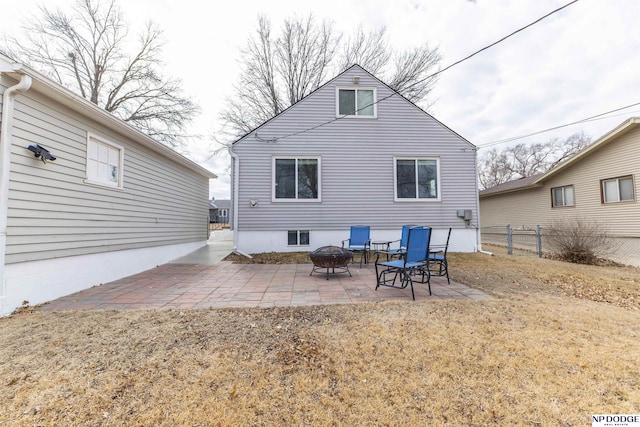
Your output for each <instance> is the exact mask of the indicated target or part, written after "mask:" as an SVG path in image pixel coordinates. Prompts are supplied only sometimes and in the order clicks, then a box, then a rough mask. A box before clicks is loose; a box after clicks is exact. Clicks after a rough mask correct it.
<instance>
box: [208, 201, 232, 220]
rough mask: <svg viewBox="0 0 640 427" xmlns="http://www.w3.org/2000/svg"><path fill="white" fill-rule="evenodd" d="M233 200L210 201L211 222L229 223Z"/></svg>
mask: <svg viewBox="0 0 640 427" xmlns="http://www.w3.org/2000/svg"><path fill="white" fill-rule="evenodd" d="M230 214H231V200H211V201H210V202H209V222H211V223H217V224H229V221H230Z"/></svg>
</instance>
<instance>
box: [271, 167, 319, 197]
mask: <svg viewBox="0 0 640 427" xmlns="http://www.w3.org/2000/svg"><path fill="white" fill-rule="evenodd" d="M272 199H273V201H311V202H319V201H320V157H274V158H273V196H272Z"/></svg>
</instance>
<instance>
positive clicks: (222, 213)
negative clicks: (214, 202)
mask: <svg viewBox="0 0 640 427" xmlns="http://www.w3.org/2000/svg"><path fill="white" fill-rule="evenodd" d="M218 216H221V217H226V216H229V210H228V209H220V210H219V211H218Z"/></svg>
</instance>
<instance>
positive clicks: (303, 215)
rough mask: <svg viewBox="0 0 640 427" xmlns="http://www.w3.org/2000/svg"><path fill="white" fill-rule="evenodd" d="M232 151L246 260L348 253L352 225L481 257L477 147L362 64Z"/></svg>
mask: <svg viewBox="0 0 640 427" xmlns="http://www.w3.org/2000/svg"><path fill="white" fill-rule="evenodd" d="M230 151H231V155H232V159H233V160H232V177H233V179H232V181H233V182H232V200H233V203H234V204H233V209H232V214H233V218H232V222H233V228H234V242H235V245H236V250H238V251H240V252H244V253H260V252H269V251H307V250H311V249H315V248H318V247H320V246H324V245H340V243H341V241H342V240H343V239H346V238H348V237H349V227H350V226H352V225H369V226H370V227H371V237H372V239H373V240H397V239H400V234H401V227H402V225H403V224H418V225H425V226H430V227H432V228H433V229H434V237H433V239H432V242H436V241H442V240H444V239H446V232H447V231H448V228H449V227H453V233H452V237H451V249H452V250H455V251H475V250H477V249H478V247H477V241H478V237H477V224H476V223H477V218H478V191H477V180H476V148H475V146H474V145H473V144H471V143H470V142H468V141H467V140H465V139H464V138H462V137H461V136H460V135H458V134H457V133H455V132H454V131H452V130H451V129H449V128H448V127H446V126H445V125H443V124H442V123H440V122H439V121H437V120H436V119H434V118H433V117H432V116H431V115H429V114H427V113H426V112H425V111H423V110H422V109H420V108H419V107H417V106H416V105H415V104H413V103H411V102H409V101H408V100H407V99H405V98H404V97H402V96H401V95H399V94H398V93H397V92H395V91H393V90H392V89H391V88H390V87H389V86H387V85H386V84H384V83H383V82H381V81H380V80H378V79H377V78H375V77H374V76H373V75H371V74H369V73H368V72H367V71H365V70H364V69H362V68H361V67H360V66H358V65H354V66H352V67H350V68H349V69H347V70H346V71H344V72H343V73H341V74H340V75H338V76H337V77H335V78H333V79H332V80H331V81H329V82H328V83H326V84H324V85H323V86H321V87H320V88H318V89H317V90H316V91H314V92H313V93H311V94H310V95H308V96H307V97H305V98H304V99H302V100H301V101H299V102H297V103H296V104H295V105H293V106H291V107H289V108H288V109H287V110H285V111H283V112H282V113H280V114H279V115H277V116H276V117H274V118H272V119H271V120H268V121H267V122H265V123H264V124H262V125H261V126H259V127H258V128H256V129H254V130H253V131H251V132H249V133H248V134H247V135H245V136H243V137H242V138H240V139H239V140H237V141H236V142H235V143H233V144H232V146H231V147H230ZM464 210H468V213H467V216H468V218H467V220H465V219H463V218H461V216H463V211H464ZM459 214H460V215H459Z"/></svg>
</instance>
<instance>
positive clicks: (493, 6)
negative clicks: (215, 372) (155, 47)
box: [0, 0, 640, 199]
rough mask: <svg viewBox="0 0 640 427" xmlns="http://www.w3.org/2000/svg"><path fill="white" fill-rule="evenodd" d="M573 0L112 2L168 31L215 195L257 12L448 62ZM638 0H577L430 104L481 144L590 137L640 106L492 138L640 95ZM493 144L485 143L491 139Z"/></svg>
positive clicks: (29, 9) (18, 7) (489, 53)
mask: <svg viewBox="0 0 640 427" xmlns="http://www.w3.org/2000/svg"><path fill="white" fill-rule="evenodd" d="M568 2H569V0H473V1H471V0H394V1H389V0H323V1H321V2H309V1H304V0H295V1H293V0H270V1H264V0H237V1H224V2H221V1H209V2H203V1H201V0H181V1H178V2H176V1H174V0H118V4H119V6H120V7H121V9H122V12H123V14H124V17H125V20H126V21H127V23H128V24H129V25H130V28H131V32H132V33H134V32H135V31H136V30H137V29H139V28H141V27H142V26H143V25H144V24H145V23H146V22H147V21H149V20H151V21H154V22H156V23H157V24H158V25H159V26H160V28H162V29H163V30H164V37H165V39H166V44H165V46H164V51H163V60H164V62H165V68H164V72H165V74H166V75H168V76H171V77H177V78H180V79H182V81H183V88H184V91H185V93H186V94H187V95H188V96H190V97H192V98H194V100H195V101H196V102H197V103H198V104H199V105H200V107H201V109H202V114H201V115H200V116H199V117H198V118H197V119H196V120H195V121H194V122H193V123H192V125H191V128H190V129H189V131H190V133H195V134H200V135H202V138H199V139H198V140H195V141H193V142H192V143H190V144H189V145H188V146H187V147H186V149H185V151H184V154H185V155H186V156H187V157H189V158H191V159H192V160H194V161H195V162H197V163H199V164H201V165H202V166H204V167H206V168H207V169H209V170H211V171H212V172H214V173H216V174H217V175H218V176H219V178H218V179H215V180H212V181H211V185H210V195H211V196H212V197H215V198H216V199H227V198H229V185H230V184H229V183H230V177H229V157H228V155H226V154H220V155H217V156H214V157H211V152H212V151H213V150H215V149H217V148H220V146H219V145H217V144H216V143H215V142H213V140H212V136H213V135H216V133H217V132H218V131H219V130H220V129H221V127H222V123H221V122H220V120H219V114H220V111H221V110H222V109H223V108H224V106H225V102H226V99H227V98H229V97H231V96H232V95H233V84H234V83H235V82H236V81H237V80H238V77H239V73H240V65H239V59H240V54H241V50H242V49H243V48H244V47H245V46H246V44H247V40H248V38H249V37H250V36H251V35H253V34H254V33H255V29H256V28H257V19H258V16H259V15H260V14H264V15H266V16H267V17H269V18H270V19H271V22H272V25H273V27H274V29H277V28H279V27H280V26H281V24H282V22H283V21H284V19H286V18H290V17H292V16H294V15H297V16H303V17H304V16H307V15H308V14H310V13H312V14H313V15H314V16H315V17H316V18H318V20H323V19H328V20H331V21H332V22H333V24H334V28H335V29H336V30H338V31H341V32H343V33H344V34H347V35H348V34H350V33H352V32H353V31H355V30H356V29H357V28H358V27H362V28H363V29H365V30H373V29H377V28H380V27H385V28H386V34H387V37H388V41H389V43H390V44H391V46H393V47H395V48H397V49H408V48H409V49H410V48H412V47H417V46H420V45H422V44H424V43H428V44H429V46H431V47H437V48H438V50H439V52H440V54H441V56H442V60H441V62H440V66H441V67H443V68H444V67H446V66H448V65H449V64H452V63H454V62H456V61H458V60H460V59H462V58H464V57H466V56H468V55H470V54H472V53H473V52H475V51H477V50H479V49H481V48H483V47H485V46H487V45H489V44H491V43H493V42H495V41H497V40H499V39H501V38H502V37H504V36H506V35H508V34H510V33H512V32H513V31H515V30H517V29H519V28H521V27H523V26H525V25H527V24H529V23H531V22H533V21H534V20H536V19H538V18H540V17H542V16H543V15H545V14H547V13H549V12H551V11H552V10H554V9H557V8H559V7H560V6H563V5H564V4H566V3H568ZM5 3H6V4H4V5H3V7H2V14H0V33H5V34H10V35H14V34H18V35H19V34H20V33H21V24H22V23H23V22H26V21H28V19H29V17H30V16H32V15H33V14H36V15H37V14H38V6H39V5H42V4H45V3H46V5H47V7H48V8H50V9H51V8H55V7H57V6H58V7H60V8H62V9H67V8H68V7H69V6H70V5H71V4H73V0H46V2H45V1H44V0H21V1H19V2H5ZM639 22H640V0H580V1H578V2H577V3H575V4H573V5H571V6H569V7H567V8H566V9H564V10H562V11H561V12H559V13H556V14H554V15H552V16H551V17H549V18H547V19H545V20H543V21H541V22H539V23H538V24H536V25H533V26H532V27H530V28H527V29H525V30H523V31H522V32H520V33H518V34H516V35H514V36H513V37H510V38H508V39H507V40H505V41H504V42H501V43H499V44H497V45H496V46H494V47H492V48H490V49H487V50H485V51H483V52H481V53H479V54H478V55H476V56H474V57H473V58H471V59H469V60H466V61H464V62H462V63H460V64H458V65H456V66H454V67H452V68H451V69H449V70H447V71H445V72H443V73H442V74H440V77H439V80H438V83H437V84H436V86H435V88H434V90H433V92H432V94H431V98H430V101H431V102H433V104H432V105H431V106H430V107H429V109H428V111H429V113H430V114H432V115H433V116H434V117H435V118H436V119H438V120H440V121H441V122H443V123H444V124H445V125H447V126H448V127H449V128H451V129H453V130H454V131H456V132H457V133H458V134H460V135H462V136H463V137H464V138H466V139H467V140H469V141H470V142H471V143H473V144H475V145H476V146H478V147H479V154H480V155H482V153H483V152H485V151H486V150H487V149H488V148H487V147H495V148H498V149H501V148H504V147H505V146H508V145H509V144H515V143H520V142H524V143H530V142H546V141H548V140H549V139H551V138H566V137H568V136H569V135H571V134H573V133H576V132H584V133H585V134H586V135H588V136H591V137H592V138H593V139H594V140H595V139H597V138H598V137H600V136H602V135H604V134H605V133H607V132H608V131H610V130H611V129H613V128H614V127H616V126H617V125H618V124H620V123H622V122H623V121H624V120H625V119H627V118H629V117H632V116H640V105H637V106H635V107H631V108H627V109H624V110H621V111H618V112H616V113H612V114H609V115H606V116H604V117H605V118H604V119H599V120H594V121H590V122H586V123H581V124H577V125H573V126H568V127H563V128H560V129H557V130H554V131H551V132H545V133H541V134H539V135H536V136H533V137H529V138H524V139H519V140H517V141H514V142H512V143H503V144H497V145H491V143H492V142H496V141H501V140H503V139H507V138H512V137H517V136H522V135H528V134H531V133H534V132H538V131H541V130H545V129H549V128H553V127H556V126H559V125H563V124H567V123H572V122H575V121H579V120H582V119H585V118H588V117H592V116H595V115H598V114H601V113H605V112H607V111H611V110H614V109H618V108H620V107H624V106H627V105H631V104H636V103H640V25H639V24H638V23H639ZM487 144H489V145H487ZM483 146H484V148H483Z"/></svg>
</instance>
